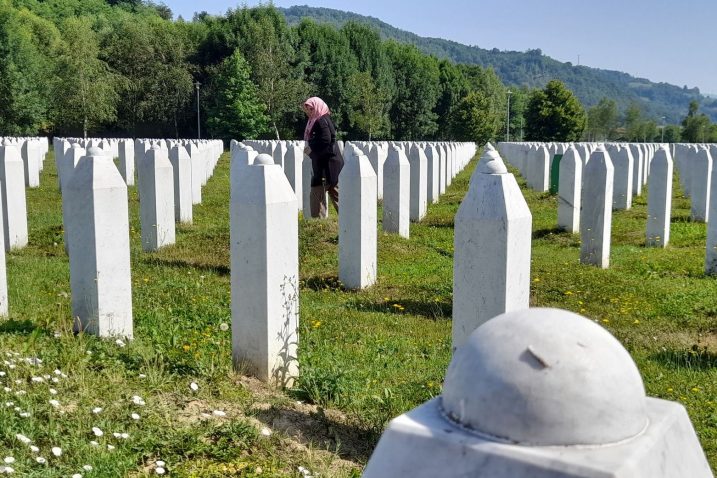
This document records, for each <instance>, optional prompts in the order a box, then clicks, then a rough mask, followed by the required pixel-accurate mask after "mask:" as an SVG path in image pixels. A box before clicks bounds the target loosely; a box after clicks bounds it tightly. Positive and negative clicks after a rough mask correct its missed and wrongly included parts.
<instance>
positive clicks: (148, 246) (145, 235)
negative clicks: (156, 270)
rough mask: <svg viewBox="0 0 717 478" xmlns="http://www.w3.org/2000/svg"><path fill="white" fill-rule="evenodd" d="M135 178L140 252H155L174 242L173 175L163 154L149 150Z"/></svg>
mask: <svg viewBox="0 0 717 478" xmlns="http://www.w3.org/2000/svg"><path fill="white" fill-rule="evenodd" d="M137 174H138V181H139V184H138V185H139V195H140V200H139V218H140V223H141V226H142V234H141V236H142V249H143V250H145V251H156V250H158V249H159V248H161V247H163V246H166V245H169V244H174V242H175V226H174V173H173V171H172V164H171V163H170V162H169V158H168V157H167V151H166V150H164V149H160V148H159V146H152V149H150V150H149V151H147V153H146V154H145V157H144V159H143V160H142V162H141V163H140V164H139V168H138V171H137Z"/></svg>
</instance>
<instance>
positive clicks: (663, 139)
mask: <svg viewBox="0 0 717 478" xmlns="http://www.w3.org/2000/svg"><path fill="white" fill-rule="evenodd" d="M664 142H665V117H664V116H663V117H662V138H661V139H660V143H664Z"/></svg>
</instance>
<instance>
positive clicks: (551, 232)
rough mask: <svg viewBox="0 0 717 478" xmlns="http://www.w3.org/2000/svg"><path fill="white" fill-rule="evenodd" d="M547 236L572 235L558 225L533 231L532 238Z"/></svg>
mask: <svg viewBox="0 0 717 478" xmlns="http://www.w3.org/2000/svg"><path fill="white" fill-rule="evenodd" d="M548 236H565V237H570V238H572V237H573V235H572V234H571V233H569V232H567V231H565V230H563V229H561V228H559V227H549V228H546V229H538V230H536V231H533V239H542V238H544V237H548Z"/></svg>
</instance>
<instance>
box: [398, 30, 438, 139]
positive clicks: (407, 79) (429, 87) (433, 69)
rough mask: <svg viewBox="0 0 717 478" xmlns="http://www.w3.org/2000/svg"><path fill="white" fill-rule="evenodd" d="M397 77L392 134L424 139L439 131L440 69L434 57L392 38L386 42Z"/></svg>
mask: <svg viewBox="0 0 717 478" xmlns="http://www.w3.org/2000/svg"><path fill="white" fill-rule="evenodd" d="M386 51H387V53H388V57H389V58H390V59H391V63H392V65H393V71H394V75H395V78H396V98H395V101H394V103H393V105H392V107H391V111H390V112H389V117H390V118H391V127H392V129H393V137H394V139H397V140H423V139H429V138H431V137H433V135H434V134H435V133H436V131H437V130H438V124H437V122H436V120H437V118H438V115H437V114H436V113H434V111H433V110H434V108H435V107H436V104H437V103H438V94H439V87H440V85H439V71H438V62H437V61H436V59H435V58H433V57H428V56H425V55H423V54H422V53H420V52H419V51H418V49H417V48H416V47H415V46H412V45H403V44H399V43H396V42H393V41H389V42H387V43H386Z"/></svg>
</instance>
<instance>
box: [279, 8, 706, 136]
mask: <svg viewBox="0 0 717 478" xmlns="http://www.w3.org/2000/svg"><path fill="white" fill-rule="evenodd" d="M280 10H281V11H282V12H283V13H284V15H285V16H286V19H287V21H288V22H289V23H290V24H296V23H298V22H300V21H301V19H302V18H305V17H308V18H311V19H313V20H315V21H318V22H324V23H330V24H333V25H335V26H339V27H340V26H341V25H343V24H344V23H346V22H348V21H357V22H361V23H366V24H369V25H371V26H372V27H373V28H375V29H376V30H378V31H379V33H380V34H381V36H382V37H384V38H390V39H394V40H397V41H400V42H404V43H411V44H413V45H416V46H417V47H418V48H419V49H420V50H421V51H423V52H425V53H428V54H431V55H435V56H437V57H439V58H449V59H451V60H453V61H455V62H458V63H468V64H476V65H481V66H485V67H488V66H490V67H492V68H493V69H494V70H495V71H496V73H497V74H498V75H499V76H500V77H501V79H502V80H503V82H504V83H506V84H508V85H515V86H530V87H537V86H543V85H544V84H545V83H547V82H548V81H549V80H550V79H553V78H558V79H560V80H562V81H563V82H565V84H566V85H567V86H568V87H569V88H570V89H571V90H572V91H574V92H575V94H577V95H578V97H579V98H580V100H581V101H582V102H583V104H584V105H585V106H587V107H590V106H593V105H595V104H596V103H598V102H599V101H600V99H601V98H603V97H608V98H612V99H614V100H615V101H617V103H618V105H619V106H620V108H621V109H623V110H624V109H625V108H626V107H627V106H628V105H629V104H630V103H631V102H633V101H636V102H638V103H640V104H641V105H642V106H643V110H644V112H645V113H646V114H647V115H648V116H652V117H653V118H656V119H657V118H660V117H661V116H665V118H666V121H667V122H668V123H678V122H679V121H681V120H682V118H683V117H684V116H685V114H686V113H687V107H688V104H689V102H690V101H691V100H693V99H697V100H698V101H699V102H700V104H701V105H702V106H701V108H702V111H704V112H705V113H707V114H708V115H709V116H710V117H711V118H712V120H713V121H717V99H712V98H708V97H705V96H703V95H701V94H700V91H699V89H698V88H691V89H690V88H686V87H679V86H675V85H671V84H668V83H654V82H651V81H649V80H647V79H644V78H636V77H634V76H631V75H629V74H627V73H623V72H619V71H612V70H602V69H599V68H591V67H588V66H582V65H581V66H575V65H573V64H572V63H563V62H560V61H557V60H555V59H553V58H550V57H549V56H546V55H543V53H542V51H541V50H540V49H534V50H529V51H527V52H517V51H500V50H498V49H495V48H494V49H492V50H486V49H483V48H479V47H477V46H468V45H463V44H461V43H457V42H454V41H450V40H444V39H441V38H426V37H421V36H418V35H416V34H414V33H411V32H407V31H404V30H400V29H398V28H396V27H394V26H391V25H389V24H387V23H385V22H382V21H381V20H379V19H377V18H374V17H368V16H363V15H359V14H356V13H351V12H345V11H341V10H334V9H330V8H315V7H308V6H294V7H290V8H281V9H280ZM658 121H659V120H658Z"/></svg>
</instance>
